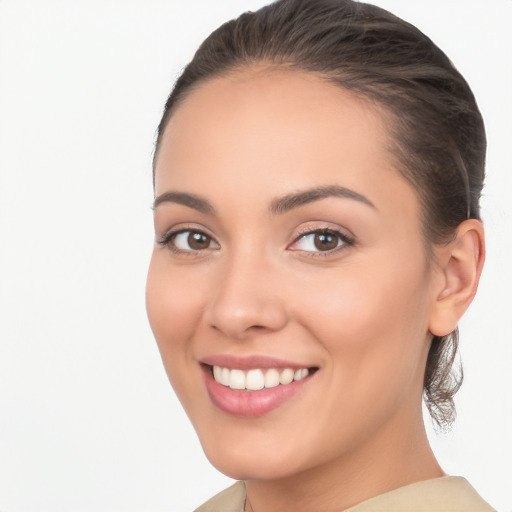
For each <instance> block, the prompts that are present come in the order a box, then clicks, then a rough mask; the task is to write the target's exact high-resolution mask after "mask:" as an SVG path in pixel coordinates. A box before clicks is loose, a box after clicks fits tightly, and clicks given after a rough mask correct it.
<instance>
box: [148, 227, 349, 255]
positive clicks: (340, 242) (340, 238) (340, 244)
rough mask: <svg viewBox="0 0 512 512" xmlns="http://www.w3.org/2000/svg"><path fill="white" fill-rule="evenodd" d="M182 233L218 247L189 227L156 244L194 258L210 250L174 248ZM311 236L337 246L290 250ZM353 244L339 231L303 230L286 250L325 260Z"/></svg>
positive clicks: (200, 232)
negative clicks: (330, 240) (331, 240)
mask: <svg viewBox="0 0 512 512" xmlns="http://www.w3.org/2000/svg"><path fill="white" fill-rule="evenodd" d="M184 233H189V236H190V235H191V234H195V235H202V236H205V237H207V238H208V239H209V244H212V243H213V244H215V245H216V246H217V247H215V248H214V249H217V248H218V247H219V244H218V242H216V241H215V239H214V238H213V237H212V236H210V235H208V234H207V233H205V232H204V231H202V230H201V229H197V228H192V227H190V228H186V227H184V228H181V229H178V230H170V231H168V232H166V233H164V235H162V236H161V237H160V239H159V240H158V244H159V245H161V246H167V247H168V248H169V250H170V251H172V252H173V253H175V254H180V255H185V256H195V255H198V254H199V253H201V252H203V251H205V250H208V249H211V248H210V247H206V248H204V249H180V248H178V247H176V245H175V244H174V240H175V239H176V237H178V236H179V235H181V234H184ZM311 235H315V236H316V235H327V236H333V237H335V238H336V239H337V245H336V247H334V248H333V249H328V250H326V251H322V250H317V251H315V250H313V251H308V250H303V249H291V248H292V247H293V246H294V245H295V244H297V243H298V242H299V241H301V240H302V239H305V238H306V237H308V236H311ZM354 244H355V240H354V239H353V238H352V237H350V236H348V235H346V234H345V233H343V232H341V231H340V230H337V229H334V228H330V227H329V228H316V229H303V230H302V231H300V232H299V234H298V236H297V237H296V238H295V240H294V241H293V242H292V243H291V244H290V245H289V246H288V249H289V250H292V251H297V252H302V253H308V255H309V257H313V258H319V257H320V258H322V257H323V258H325V257H328V256H332V255H333V254H336V253H338V252H339V251H342V250H345V249H346V248H347V247H350V246H353V245H354Z"/></svg>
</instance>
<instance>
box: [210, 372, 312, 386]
mask: <svg viewBox="0 0 512 512" xmlns="http://www.w3.org/2000/svg"><path fill="white" fill-rule="evenodd" d="M308 374H309V370H308V369H307V368H301V369H299V370H292V369H291V368H285V369H284V370H277V369H276V368H270V369H268V370H266V372H265V373H263V370H259V369H255V370H249V371H247V372H244V371H243V370H231V369H229V368H222V367H220V366H214V367H213V378H214V379H215V380H216V381H217V382H218V383H220V384H222V385H224V386H228V387H230V388H231V389H248V390H250V391H258V390H259V389H263V388H273V387H275V386H278V385H279V384H290V382H293V381H294V380H301V379H303V378H304V377H306V376H307V375H308Z"/></svg>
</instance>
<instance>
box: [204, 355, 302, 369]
mask: <svg viewBox="0 0 512 512" xmlns="http://www.w3.org/2000/svg"><path fill="white" fill-rule="evenodd" d="M200 362H201V363H203V364H206V365H208V366H220V367H222V368H231V369H235V368H236V369H237V370H244V371H247V370H253V369H256V368H259V369H260V370H268V369H269V368H277V369H279V368H283V369H284V368H291V369H292V370H298V369H300V368H311V367H312V365H310V364H302V363H298V362H293V361H286V360H284V359H278V358H275V357H267V356H261V355H253V356H244V357H240V356H233V355H228V354H217V355H212V356H208V357H204V358H202V359H201V360H200Z"/></svg>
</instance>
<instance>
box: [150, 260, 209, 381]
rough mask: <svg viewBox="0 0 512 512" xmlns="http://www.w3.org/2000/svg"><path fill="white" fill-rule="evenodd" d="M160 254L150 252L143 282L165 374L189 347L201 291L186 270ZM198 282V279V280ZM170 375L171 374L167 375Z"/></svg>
mask: <svg viewBox="0 0 512 512" xmlns="http://www.w3.org/2000/svg"><path fill="white" fill-rule="evenodd" d="M165 259H166V258H165V255H164V254H162V253H154V254H153V257H152V259H151V263H150V266H149V272H148V279H147V285H146V309H147V314H148V319H149V323H150V325H151V329H152V330H153V334H154V336H155V339H156V342H157V344H158V348H159V350H160V353H161V356H162V359H163V362H164V365H165V367H166V369H167V371H168V373H169V370H170V368H169V366H170V365H172V364H173V362H175V363H176V365H178V364H179V363H181V362H182V360H183V359H184V358H186V356H187V355H188V352H189V351H190V350H191V347H190V344H189V343H188V342H189V340H190V338H191V336H192V334H193V332H194V330H195V328H196V326H197V325H198V321H199V318H200V315H201V311H202V302H203V301H204V297H205V293H204V292H205V290H204V289H201V287H200V286H198V281H197V280H192V279H190V276H188V277H187V273H186V272H182V271H181V272H180V269H176V268H174V269H173V268H172V267H171V266H170V265H169V264H168V263H167V262H166V261H165ZM200 282H201V281H199V283H200ZM169 376H171V375H169Z"/></svg>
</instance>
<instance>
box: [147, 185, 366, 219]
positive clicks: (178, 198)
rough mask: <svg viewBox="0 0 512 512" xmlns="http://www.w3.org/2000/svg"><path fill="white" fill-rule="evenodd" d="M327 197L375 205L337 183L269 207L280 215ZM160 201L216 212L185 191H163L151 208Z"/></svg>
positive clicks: (306, 191)
mask: <svg viewBox="0 0 512 512" xmlns="http://www.w3.org/2000/svg"><path fill="white" fill-rule="evenodd" d="M328 197H342V198H345V199H353V200H355V201H359V202H360V203H363V204H365V205H367V206H370V207H371V208H375V205H374V204H373V203H372V202H371V201H370V200H369V199H368V198H367V197H365V196H363V195H362V194H359V193H358V192H355V191H354V190H351V189H349V188H346V187H340V186H339V185H328V186H324V187H315V188H311V189H307V190H303V191H300V192H294V193H291V194H287V195H285V196H282V197H278V198H277V199H274V200H273V201H272V202H271V203H270V208H269V209H270V213H272V214H273V215H280V214H283V213H286V212H288V211H290V210H293V209H294V208H299V207H300V206H303V205H305V204H308V203H312V202H313V201H318V200H320V199H325V198H328ZM162 203H176V204H182V205H184V206H188V207H189V208H193V209H194V210H197V211H199V212H201V213H206V214H209V215H214V214H215V213H216V210H215V208H214V207H213V205H212V204H211V203H210V202H209V201H208V200H207V199H205V198H203V197H200V196H197V195H195V194H189V193H186V192H171V191H169V192H164V193H163V194H161V195H159V196H158V197H157V198H156V199H155V201H154V202H153V209H155V208H157V207H158V206H159V205H161V204H162ZM375 209H376V208H375Z"/></svg>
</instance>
